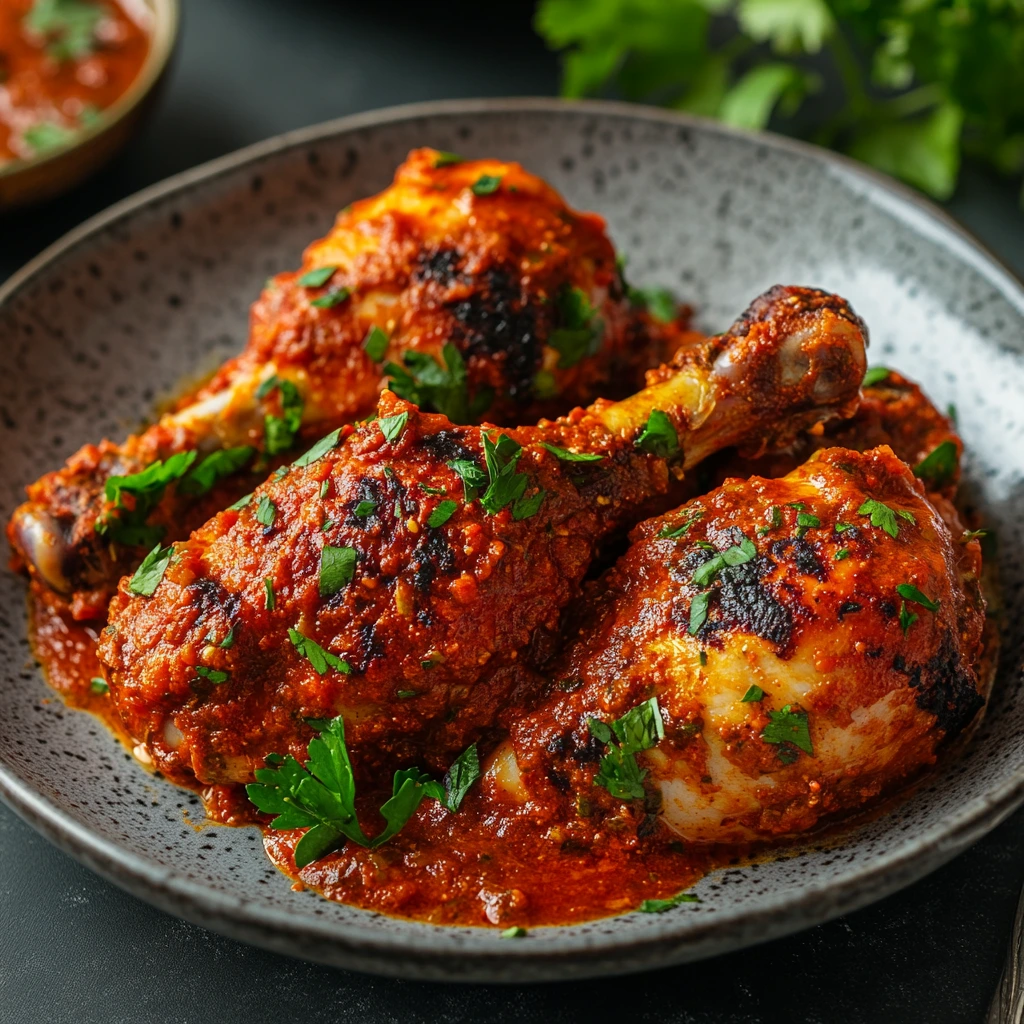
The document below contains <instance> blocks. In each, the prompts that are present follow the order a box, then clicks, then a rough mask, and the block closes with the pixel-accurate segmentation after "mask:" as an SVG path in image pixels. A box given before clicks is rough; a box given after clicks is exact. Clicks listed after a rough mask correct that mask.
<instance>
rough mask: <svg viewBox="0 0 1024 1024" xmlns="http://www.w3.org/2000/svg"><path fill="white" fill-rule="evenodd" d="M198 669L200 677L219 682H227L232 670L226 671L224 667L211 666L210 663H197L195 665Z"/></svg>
mask: <svg viewBox="0 0 1024 1024" xmlns="http://www.w3.org/2000/svg"><path fill="white" fill-rule="evenodd" d="M193 667H194V668H195V670H196V675H197V676H199V678H200V679H205V680H207V681H208V682H211V683H214V684H215V685H216V684H219V683H226V682H227V681H228V680H229V679H230V678H231V673H230V672H225V671H224V670H223V669H219V668H210V666H209V665H195V666H193Z"/></svg>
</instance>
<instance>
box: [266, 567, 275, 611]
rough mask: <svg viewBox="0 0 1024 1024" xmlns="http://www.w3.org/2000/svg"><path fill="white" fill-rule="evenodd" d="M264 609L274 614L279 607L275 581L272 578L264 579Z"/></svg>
mask: <svg viewBox="0 0 1024 1024" xmlns="http://www.w3.org/2000/svg"><path fill="white" fill-rule="evenodd" d="M263 607H264V608H266V609H267V611H268V612H272V611H273V610H274V609H275V608H276V607H277V595H276V594H275V593H274V581H273V579H272V578H271V577H270V576H265V577H264V578H263Z"/></svg>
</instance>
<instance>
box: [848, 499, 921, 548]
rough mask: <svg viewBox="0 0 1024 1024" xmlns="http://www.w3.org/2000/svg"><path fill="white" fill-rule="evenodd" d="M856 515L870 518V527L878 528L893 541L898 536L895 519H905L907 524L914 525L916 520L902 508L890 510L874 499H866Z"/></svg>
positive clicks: (898, 530) (898, 529)
mask: <svg viewBox="0 0 1024 1024" xmlns="http://www.w3.org/2000/svg"><path fill="white" fill-rule="evenodd" d="M857 515H859V516H870V517H871V525H872V526H879V527H881V528H882V529H883V530H885V532H886V533H887V534H889V536H890V537H892V539H893V540H895V539H896V538H897V537H898V536H899V534H900V527H899V523H897V522H896V517H897V516H899V517H900V518H901V519H905V520H906V521H907V522H908V523H916V522H917V519H915V518H914V513H913V512H908V511H907V510H906V509H902V508H890V507H889V506H888V505H886V504H884V503H883V502H881V501H876V500H875V499H874V498H868V500H867V501H865V502H864V504H863V505H861V507H860V508H859V509H857Z"/></svg>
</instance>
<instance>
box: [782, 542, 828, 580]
mask: <svg viewBox="0 0 1024 1024" xmlns="http://www.w3.org/2000/svg"><path fill="white" fill-rule="evenodd" d="M772 554H773V555H774V556H775V557H776V558H777V559H778V560H779V561H780V562H783V561H785V560H786V558H787V556H789V557H790V558H791V559H792V562H793V564H794V565H795V566H796V568H797V571H798V572H800V573H802V574H803V575H804V576H813V577H814V578H815V579H817V580H823V579H824V578H825V567H824V566H823V565H822V564H821V562H819V561H818V556H817V555H816V554H815V553H814V548H813V546H812V545H811V544H810V543H809V542H808V541H806V540H804V538H803V537H786V538H785V539H783V540H777V541H776V542H775V543H774V544H773V545H772Z"/></svg>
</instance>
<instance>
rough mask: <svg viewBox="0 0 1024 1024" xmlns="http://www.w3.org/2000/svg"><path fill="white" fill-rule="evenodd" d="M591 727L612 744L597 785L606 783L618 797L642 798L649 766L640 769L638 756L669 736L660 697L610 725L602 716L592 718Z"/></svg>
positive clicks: (601, 738) (596, 781) (608, 744)
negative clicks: (662, 716) (600, 717)
mask: <svg viewBox="0 0 1024 1024" xmlns="http://www.w3.org/2000/svg"><path fill="white" fill-rule="evenodd" d="M587 726H588V728H589V729H590V733H591V735H592V736H594V737H595V738H596V739H597V740H598V741H599V742H601V743H604V744H605V745H606V746H607V747H608V753H607V754H605V755H604V757H603V758H602V759H601V766H600V770H599V771H598V773H597V775H595V776H594V784H595V785H598V786H604V788H605V789H607V790H608V792H609V793H611V795H612V796H613V797H615V799H616V800H640V799H642V798H643V796H644V787H643V781H644V779H645V778H646V777H647V769H645V768H644V769H642V768H640V766H639V765H638V764H637V763H636V756H635V755H636V754H638V753H640V752H641V751H643V750H650V749H651V748H652V747H655V746H657V745H658V743H659V742H660V741H661V740H663V739H664V738H665V726H664V723H663V722H662V720H661V709H660V708H659V707H658V698H657V697H651V698H650V700H645V701H644V702H643V703H642V704H638V705H637V706H636V707H634V708H630V710H629V711H627V712H626V713H625V714H624V715H623V716H622V717H621V718H618V719H616V720H615V721H614V722H612V723H611V725H610V726H609V725H608V724H607V723H606V722H602V721H601V720H600V719H598V718H591V719H588V721H587Z"/></svg>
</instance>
